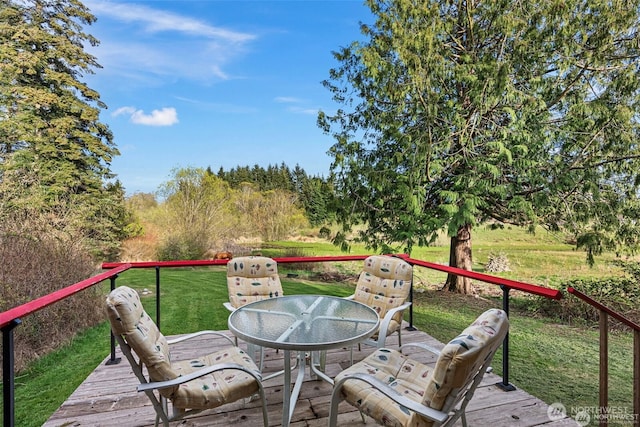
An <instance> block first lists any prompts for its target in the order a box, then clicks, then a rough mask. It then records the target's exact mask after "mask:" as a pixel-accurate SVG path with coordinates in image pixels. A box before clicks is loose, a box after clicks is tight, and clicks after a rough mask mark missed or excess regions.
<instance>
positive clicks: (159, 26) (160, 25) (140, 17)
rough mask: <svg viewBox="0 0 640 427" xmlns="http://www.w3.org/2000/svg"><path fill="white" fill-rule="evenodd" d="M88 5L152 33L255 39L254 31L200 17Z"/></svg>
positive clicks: (91, 0)
mask: <svg viewBox="0 0 640 427" xmlns="http://www.w3.org/2000/svg"><path fill="white" fill-rule="evenodd" d="M85 4H86V5H87V6H88V7H89V9H90V10H91V12H92V13H93V14H95V15H99V16H109V17H111V18H113V19H116V20H118V21H122V22H129V23H131V22H137V23H140V24H142V25H143V27H144V29H145V31H147V32H150V33H156V32H163V31H174V32H180V33H183V34H190V35H193V36H197V37H206V38H211V39H223V40H225V41H227V42H245V41H248V40H252V39H254V38H255V36H254V35H252V34H247V33H241V32H238V31H232V30H227V29H224V28H220V27H214V26H211V25H209V24H207V23H206V22H203V21H200V20H198V19H193V18H190V17H187V16H182V15H178V14H176V13H171V12H165V11H162V10H158V9H153V8H150V7H147V6H140V5H136V4H132V3H116V2H110V1H99V0H86V1H85Z"/></svg>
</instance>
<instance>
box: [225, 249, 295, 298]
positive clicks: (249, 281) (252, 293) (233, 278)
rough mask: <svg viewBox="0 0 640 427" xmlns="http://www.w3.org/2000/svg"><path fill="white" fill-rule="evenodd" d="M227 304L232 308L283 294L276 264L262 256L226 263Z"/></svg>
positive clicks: (239, 258) (237, 259) (235, 259)
mask: <svg viewBox="0 0 640 427" xmlns="http://www.w3.org/2000/svg"><path fill="white" fill-rule="evenodd" d="M227 289H228V291H229V302H230V303H231V305H232V306H233V307H234V308H238V307H242V306H243V305H245V304H248V303H250V302H253V301H259V300H263V299H266V298H275V297H280V296H282V295H284V294H283V292H282V284H281V283H280V276H278V264H277V263H276V262H275V261H274V260H273V259H272V258H267V257H262V256H247V257H237V258H233V259H232V260H230V261H229V262H228V263H227Z"/></svg>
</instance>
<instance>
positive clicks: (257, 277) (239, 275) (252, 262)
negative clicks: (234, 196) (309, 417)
mask: <svg viewBox="0 0 640 427" xmlns="http://www.w3.org/2000/svg"><path fill="white" fill-rule="evenodd" d="M227 290H228V292H229V301H228V302H224V303H223V305H224V306H225V307H226V309H227V310H229V311H230V312H233V311H235V310H236V309H237V308H239V307H242V306H243V305H245V304H248V303H250V302H254V301H260V300H263V299H267V298H277V297H281V296H283V295H284V292H283V291H282V283H281V282H280V276H279V275H278V263H277V262H276V261H275V260H274V259H272V258H269V257H264V256H243V257H236V258H232V259H231V260H229V262H227ZM236 344H237V339H236ZM247 351H248V352H249V354H250V355H251V357H254V360H255V353H256V352H258V353H259V355H258V366H259V367H260V371H262V369H263V368H264V349H263V348H262V347H258V346H255V345H253V344H248V345H247ZM296 366H297V362H296ZM294 367H295V366H294ZM282 373H284V371H279V372H275V373H272V374H270V375H269V376H266V377H264V380H267V379H269V378H273V377H274V376H277V375H279V374H282Z"/></svg>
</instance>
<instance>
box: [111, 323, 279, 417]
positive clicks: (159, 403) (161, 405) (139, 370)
mask: <svg viewBox="0 0 640 427" xmlns="http://www.w3.org/2000/svg"><path fill="white" fill-rule="evenodd" d="M205 334H214V335H217V336H221V337H224V338H226V339H227V340H229V342H230V343H231V345H233V344H234V343H233V340H232V339H231V338H229V337H228V336H226V335H225V334H222V333H219V332H216V331H200V332H196V333H193V334H189V335H185V336H182V337H179V338H175V339H172V340H167V343H168V344H169V345H172V344H176V343H179V342H182V341H186V340H189V339H191V338H195V337H198V336H201V335H205ZM114 336H115V339H116V341H117V342H118V344H119V345H120V349H121V350H122V353H123V354H124V355H125V357H126V358H127V360H128V361H129V364H130V365H131V368H132V370H133V373H134V374H135V375H136V377H137V378H138V380H139V381H140V385H138V392H144V393H145V394H146V395H147V397H148V398H149V400H151V403H152V405H153V408H154V409H155V411H156V420H155V426H158V423H159V420H160V419H162V422H163V424H164V426H165V427H169V422H171V421H176V420H181V419H184V418H186V417H188V416H190V415H194V414H197V413H199V412H202V411H206V410H207V409H206V408H204V409H187V410H185V409H180V408H174V407H173V406H172V408H171V409H172V411H171V413H170V412H169V400H168V399H167V398H165V397H164V396H162V395H160V394H159V393H158V395H156V393H155V391H156V390H160V389H162V388H167V387H175V386H177V385H180V384H184V383H187V382H189V381H191V380H194V379H196V378H199V377H202V376H205V375H208V374H211V373H213V372H217V371H222V370H224V369H235V370H239V371H242V372H245V373H247V374H249V375H251V376H252V377H254V378H255V379H256V382H257V383H258V394H259V396H260V399H261V403H262V418H263V423H264V427H268V425H269V419H268V416H267V404H266V398H265V393H264V388H263V386H262V378H261V376H260V375H258V374H256V373H255V372H253V371H251V370H250V369H247V368H245V367H244V366H242V365H239V364H237V363H220V364H216V365H211V366H207V367H205V368H202V369H199V370H198V371H195V372H192V373H190V374H187V375H183V376H180V377H178V378H175V379H173V380H169V381H157V382H149V381H148V379H147V377H146V376H145V375H144V371H143V369H144V368H143V367H144V363H143V362H142V361H141V360H140V359H139V358H137V357H136V356H134V354H133V353H134V352H135V350H133V351H132V349H131V346H129V344H128V343H127V341H126V340H125V339H124V338H123V337H122V336H121V335H120V334H114ZM229 403H230V402H229Z"/></svg>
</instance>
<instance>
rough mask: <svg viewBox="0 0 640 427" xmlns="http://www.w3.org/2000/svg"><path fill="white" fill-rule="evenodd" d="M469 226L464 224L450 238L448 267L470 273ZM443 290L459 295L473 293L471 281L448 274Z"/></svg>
mask: <svg viewBox="0 0 640 427" xmlns="http://www.w3.org/2000/svg"><path fill="white" fill-rule="evenodd" d="M471 265H472V263H471V225H470V224H465V225H463V226H461V227H460V228H458V232H457V234H456V235H455V236H454V237H452V238H451V247H450V249H449V267H457V268H461V269H463V270H468V271H471ZM444 288H445V289H446V290H448V291H450V292H457V293H459V294H471V293H473V286H472V285H471V279H470V278H468V277H463V276H458V275H455V274H451V273H449V275H447V282H446V283H445V285H444Z"/></svg>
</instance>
